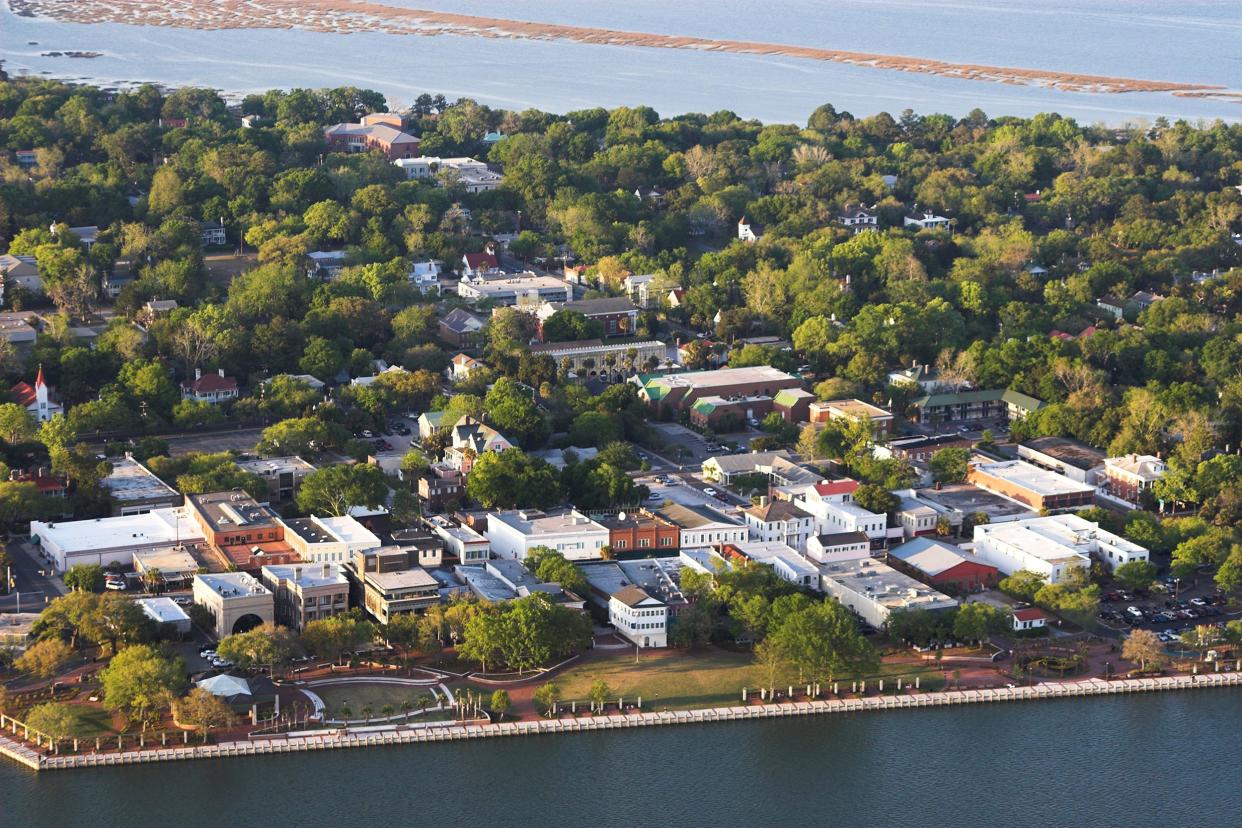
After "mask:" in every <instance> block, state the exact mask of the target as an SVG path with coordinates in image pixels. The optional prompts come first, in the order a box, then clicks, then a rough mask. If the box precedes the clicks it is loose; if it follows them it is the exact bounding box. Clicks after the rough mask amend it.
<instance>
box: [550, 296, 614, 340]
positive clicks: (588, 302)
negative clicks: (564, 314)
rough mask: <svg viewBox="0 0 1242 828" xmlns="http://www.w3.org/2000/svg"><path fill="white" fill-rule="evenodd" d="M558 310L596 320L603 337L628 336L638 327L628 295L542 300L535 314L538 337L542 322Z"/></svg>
mask: <svg viewBox="0 0 1242 828" xmlns="http://www.w3.org/2000/svg"><path fill="white" fill-rule="evenodd" d="M560 311H568V312H570V313H580V314H582V315H583V316H585V317H586V318H587V319H588V320H590V321H592V322H598V323H599V325H600V329H601V330H602V332H603V335H604V337H611V336H630V335H632V334H633V333H634V331H635V330H637V328H638V308H637V307H636V306H635V305H634V303H633V302H631V301H630V298H629V297H628V296H613V297H607V298H603V299H580V300H577V301H571V302H544V303H543V304H542V305H541V306H540V307H539V310H538V311H537V312H536V314H535V315H536V316H537V317H538V318H539V338H540V339H543V325H544V323H545V322H547V320H548V319H550V318H551V317H552V316H553V315H554V314H556V313H558V312H560Z"/></svg>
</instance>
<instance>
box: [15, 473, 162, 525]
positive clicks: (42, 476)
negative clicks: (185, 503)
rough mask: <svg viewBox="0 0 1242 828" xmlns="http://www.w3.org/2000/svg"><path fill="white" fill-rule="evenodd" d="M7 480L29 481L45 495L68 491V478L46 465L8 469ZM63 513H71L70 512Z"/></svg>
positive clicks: (61, 494) (54, 495)
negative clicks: (24, 468)
mask: <svg viewBox="0 0 1242 828" xmlns="http://www.w3.org/2000/svg"><path fill="white" fill-rule="evenodd" d="M9 482H11V483H30V484H31V485H33V486H34V487H35V488H36V489H38V490H39V494H41V495H44V496H46V497H60V498H63V497H65V496H66V495H67V494H68V491H69V478H68V477H66V476H65V475H63V474H57V473H56V472H53V471H52V470H51V469H50V468H48V467H47V466H34V467H32V468H29V469H26V470H25V471H22V470H20V469H10V470H9ZM177 498H178V501H180V498H181V496H180V495H177ZM65 514H72V512H68V513H65Z"/></svg>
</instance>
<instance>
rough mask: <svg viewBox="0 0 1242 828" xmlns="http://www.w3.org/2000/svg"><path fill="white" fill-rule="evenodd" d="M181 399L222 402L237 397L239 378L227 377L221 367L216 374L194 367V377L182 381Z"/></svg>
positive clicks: (213, 402)
mask: <svg viewBox="0 0 1242 828" xmlns="http://www.w3.org/2000/svg"><path fill="white" fill-rule="evenodd" d="M181 399H183V400H194V401H195V402H205V403H212V404H216V403H222V402H227V401H228V400H235V399H237V378H236V377H226V376H225V375H224V369H223V368H220V369H219V370H217V371H216V373H214V374H204V373H203V371H202V369H201V368H195V369H194V379H193V380H185V381H184V382H182V383H181Z"/></svg>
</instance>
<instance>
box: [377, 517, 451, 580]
mask: <svg viewBox="0 0 1242 828" xmlns="http://www.w3.org/2000/svg"><path fill="white" fill-rule="evenodd" d="M380 540H381V541H383V543H384V546H383V547H382V548H381V549H380V550H379V551H378V552H373V551H370V552H367V553H366V554H368V555H371V554H378V555H382V556H386V557H390V558H391V557H393V556H396V555H404V556H405V560H406V565H407V566H421V567H423V568H424V569H431V568H433V567H437V566H440V565H442V564H443V563H444V541H443V540H442V539H441V538H440V536H439V535H438V534H436V533H435V532H433V531H431V530H430V529H429V528H428V527H426V526H424V525H423V524H422V523H416V524H414V525H413V526H407V527H404V528H401V529H393V530H392V531H390V532H387V533H385V534H384V535H383V536H382V537H381V538H380Z"/></svg>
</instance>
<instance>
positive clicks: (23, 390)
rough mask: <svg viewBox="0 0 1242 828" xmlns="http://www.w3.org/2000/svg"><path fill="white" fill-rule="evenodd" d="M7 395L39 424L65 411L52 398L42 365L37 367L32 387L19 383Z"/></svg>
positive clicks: (26, 383) (28, 384)
mask: <svg viewBox="0 0 1242 828" xmlns="http://www.w3.org/2000/svg"><path fill="white" fill-rule="evenodd" d="M9 394H11V395H12V396H13V400H14V402H16V403H17V404H18V405H20V406H22V407H23V408H25V409H26V410H27V411H29V412H30V416H32V417H34V418H35V420H36V421H38V422H40V423H42V422H46V421H48V420H50V419H52V415H53V414H60V413H63V412H64V410H65V409H64V406H62V405H61V404H60V403H59V402H57V401H56V399H55V397H54V396H53V394H52V388H51V386H50V385H48V384H47V382H46V381H44V379H43V366H42V365H40V366H39V375H38V376H37V377H35V381H34V385H31V384H30V383H28V382H24V381H23V382H19V383H17V385H14V386H13V387H12V388H10V389H9Z"/></svg>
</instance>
